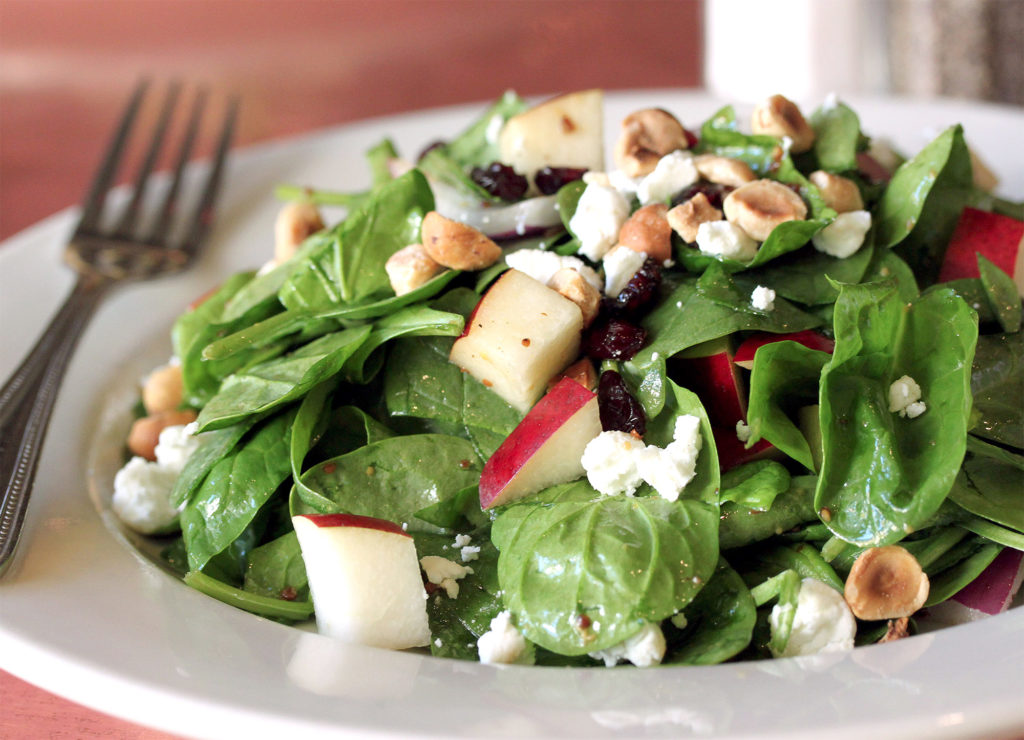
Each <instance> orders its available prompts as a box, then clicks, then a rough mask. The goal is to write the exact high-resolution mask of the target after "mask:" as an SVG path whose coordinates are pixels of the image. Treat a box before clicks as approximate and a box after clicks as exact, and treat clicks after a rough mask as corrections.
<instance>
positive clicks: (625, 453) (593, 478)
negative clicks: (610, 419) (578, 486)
mask: <svg viewBox="0 0 1024 740" xmlns="http://www.w3.org/2000/svg"><path fill="white" fill-rule="evenodd" d="M643 448H644V443H643V441H642V440H640V439H638V438H637V437H634V436H633V435H632V434H627V433H626V432H601V433H600V434H599V435H597V436H596V437H594V438H593V439H592V440H590V442H588V443H587V446H586V447H585V448H584V449H583V457H582V459H581V462H582V463H583V469H584V470H586V471H587V480H588V481H590V485H592V486H593V487H594V488H596V489H597V490H598V491H599V492H601V493H603V494H604V495H605V496H614V495H615V494H618V493H625V494H626V495H627V496H632V495H633V494H634V493H636V489H637V486H639V485H640V482H641V480H642V479H641V478H640V472H639V471H638V470H637V467H636V456H635V454H634V452H635V451H636V450H640V449H643Z"/></svg>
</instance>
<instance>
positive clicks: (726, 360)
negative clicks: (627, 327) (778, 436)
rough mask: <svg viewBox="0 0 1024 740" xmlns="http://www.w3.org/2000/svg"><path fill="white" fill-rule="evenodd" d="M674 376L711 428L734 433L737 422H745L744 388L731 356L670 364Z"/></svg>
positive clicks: (745, 396) (725, 355) (724, 353)
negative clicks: (692, 395) (700, 407)
mask: <svg viewBox="0 0 1024 740" xmlns="http://www.w3.org/2000/svg"><path fill="white" fill-rule="evenodd" d="M673 376H674V377H676V379H677V380H676V382H678V383H679V384H680V385H681V386H683V387H684V388H686V389H688V390H690V391H693V392H694V393H696V394H697V396H698V397H699V398H700V400H701V403H703V404H704V410H705V411H707V414H708V419H709V420H710V421H711V426H713V427H716V426H720V427H723V428H733V429H734V428H735V427H736V422H737V421H740V420H742V419H746V418H747V401H746V399H747V393H746V388H745V384H744V383H743V381H742V379H741V378H740V377H739V373H738V371H737V369H736V365H735V364H734V363H733V355H732V353H731V352H729V351H727V350H725V351H721V352H716V353H715V354H712V355H707V356H706V357H686V358H681V359H677V360H673Z"/></svg>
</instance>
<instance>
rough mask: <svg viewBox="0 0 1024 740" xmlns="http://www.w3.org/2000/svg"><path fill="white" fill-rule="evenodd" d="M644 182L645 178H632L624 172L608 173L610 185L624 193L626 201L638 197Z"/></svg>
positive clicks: (614, 171) (613, 171)
mask: <svg viewBox="0 0 1024 740" xmlns="http://www.w3.org/2000/svg"><path fill="white" fill-rule="evenodd" d="M642 181H643V177H630V176H629V175H627V174H626V173H625V172H623V171H622V170H612V171H611V172H609V173H608V184H609V185H611V186H612V187H613V188H615V189H616V190H618V191H619V192H620V193H622V195H623V197H624V198H625V199H626V200H632V199H633V198H635V197H636V192H637V190H639V189H640V183H641V182H642Z"/></svg>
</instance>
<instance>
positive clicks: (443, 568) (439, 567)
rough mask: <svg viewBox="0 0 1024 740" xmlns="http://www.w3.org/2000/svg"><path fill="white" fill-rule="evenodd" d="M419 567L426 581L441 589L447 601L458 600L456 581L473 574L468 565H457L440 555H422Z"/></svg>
mask: <svg viewBox="0 0 1024 740" xmlns="http://www.w3.org/2000/svg"><path fill="white" fill-rule="evenodd" d="M420 567H421V568H423V572H424V573H425V574H426V576H427V580H428V581H430V582H431V583H433V584H434V585H436V586H440V587H441V588H443V589H444V592H445V593H446V594H448V598H449V599H455V598H458V596H459V584H458V581H460V580H462V579H463V578H465V577H466V576H467V575H469V574H470V573H472V572H473V569H472V568H470V567H469V566H468V565H459V564H458V563H456V562H453V561H451V560H449V559H448V558H442V557H441V556H440V555H424V556H423V557H422V558H420Z"/></svg>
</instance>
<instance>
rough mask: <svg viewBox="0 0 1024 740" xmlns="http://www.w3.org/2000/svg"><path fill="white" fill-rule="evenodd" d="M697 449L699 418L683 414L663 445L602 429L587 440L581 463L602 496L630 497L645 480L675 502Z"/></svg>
mask: <svg viewBox="0 0 1024 740" xmlns="http://www.w3.org/2000/svg"><path fill="white" fill-rule="evenodd" d="M700 449H701V436H700V419H699V418H698V417H696V416H694V415H693V414H684V415H682V416H680V417H679V418H677V419H676V423H675V428H674V429H673V433H672V442H670V443H669V444H668V445H667V446H666V447H664V448H661V447H656V446H654V445H645V444H644V442H643V441H642V440H641V439H639V438H637V437H634V436H633V435H632V434H627V433H625V432H616V431H611V432H601V433H600V434H599V435H597V436H596V437H595V438H594V439H592V440H591V441H590V442H588V443H587V446H586V447H585V448H584V450H583V457H582V459H581V462H582V464H583V469H584V470H585V471H586V473H587V480H588V481H590V485H592V486H593V487H594V488H596V489H597V490H598V491H599V492H600V493H602V494H604V495H605V496H615V495H617V494H623V493H624V494H625V495H627V496H632V495H633V494H635V493H636V489H637V488H638V487H639V485H640V483H641V482H644V483H647V484H648V485H650V486H651V487H652V488H654V490H655V491H657V492H658V495H659V496H661V497H662V498H664V499H667V500H669V501H676V500H677V499H678V498H679V494H680V492H681V491H682V490H683V489H684V488H685V487H686V485H687V484H688V483H689V482H690V481H691V480H693V477H694V476H695V475H696V470H697V457H698V455H699V454H700Z"/></svg>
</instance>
